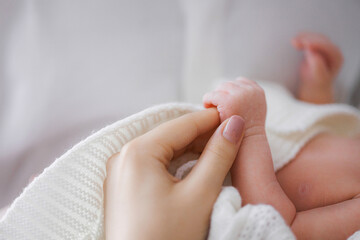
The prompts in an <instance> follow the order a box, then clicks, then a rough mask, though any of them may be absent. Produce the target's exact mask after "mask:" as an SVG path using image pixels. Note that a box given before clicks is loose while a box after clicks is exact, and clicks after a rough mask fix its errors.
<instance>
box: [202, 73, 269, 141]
mask: <svg viewBox="0 0 360 240" xmlns="http://www.w3.org/2000/svg"><path fill="white" fill-rule="evenodd" d="M203 103H204V106H205V108H209V107H217V110H218V112H219V114H220V119H221V121H224V120H226V119H227V118H229V117H231V116H232V115H239V116H241V117H242V118H244V120H245V132H248V134H249V133H251V132H253V131H254V130H260V129H261V130H263V128H264V126H265V118H266V102H265V94H264V90H263V89H262V88H261V87H260V86H259V85H258V84H257V83H256V82H254V81H251V80H248V79H245V78H238V79H237V80H235V81H232V82H224V83H222V84H220V85H219V86H218V87H217V88H216V89H215V90H214V91H212V92H209V93H207V94H205V95H204V97H203ZM250 129H252V131H248V130H250ZM246 134H247V133H245V135H246Z"/></svg>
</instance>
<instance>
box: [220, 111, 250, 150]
mask: <svg viewBox="0 0 360 240" xmlns="http://www.w3.org/2000/svg"><path fill="white" fill-rule="evenodd" d="M244 125H245V122H244V120H243V119H242V118H241V117H240V116H236V115H234V116H232V117H231V118H230V119H229V121H228V122H227V124H226V126H225V129H224V131H223V136H224V138H226V139H227V140H229V141H230V142H232V143H235V144H236V143H237V142H238V141H239V140H240V137H241V135H242V132H243V129H244Z"/></svg>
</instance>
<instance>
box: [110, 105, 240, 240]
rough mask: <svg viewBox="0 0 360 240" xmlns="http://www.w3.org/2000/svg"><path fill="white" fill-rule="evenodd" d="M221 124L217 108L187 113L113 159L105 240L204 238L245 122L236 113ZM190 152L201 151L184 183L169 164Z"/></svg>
mask: <svg viewBox="0 0 360 240" xmlns="http://www.w3.org/2000/svg"><path fill="white" fill-rule="evenodd" d="M219 124H220V119H219V115H218V112H217V110H216V109H215V108H212V109H207V110H204V111H200V112H195V113H191V114H187V115H184V116H182V117H180V118H177V119H175V120H172V121H169V122H166V123H164V124H162V125H160V126H159V127H157V128H155V129H153V130H151V131H149V132H148V133H146V134H144V135H142V136H140V137H138V138H136V139H134V140H132V141H131V142H129V143H127V144H126V145H125V146H124V147H123V149H122V150H121V153H119V154H116V155H114V156H113V157H112V158H110V159H109V161H108V164H107V179H106V181H105V183H104V184H105V185H104V187H105V223H106V224H105V225H106V226H105V230H106V239H129V240H131V239H157V240H158V239H204V238H205V237H206V234H207V232H208V226H209V222H210V216H211V211H212V207H213V205H214V203H215V200H216V198H217V196H218V194H219V193H220V190H221V186H222V183H223V181H224V179H225V176H226V174H227V173H228V171H229V170H230V167H231V165H232V163H233V161H234V159H235V157H236V154H237V152H238V149H239V146H240V142H241V138H242V132H243V131H242V129H243V126H244V120H243V119H242V118H241V117H239V116H232V117H231V118H230V119H227V120H226V121H223V123H222V124H221V125H220V126H219ZM230 126H231V127H230ZM234 127H235V128H234ZM214 129H216V130H215V132H214ZM228 130H230V131H228ZM232 130H236V131H232ZM169 133H171V134H169ZM210 136H211V138H210V139H209V137H210ZM186 151H192V152H197V153H201V152H202V153H201V156H200V158H199V161H198V162H197V164H196V165H195V167H194V168H193V169H192V171H191V172H190V173H189V175H187V176H186V178H185V179H183V180H181V181H180V180H179V179H176V178H175V177H173V176H172V175H171V174H170V173H169V172H168V171H167V166H168V165H169V164H170V161H171V159H173V158H174V157H176V156H179V155H181V154H183V153H184V152H186Z"/></svg>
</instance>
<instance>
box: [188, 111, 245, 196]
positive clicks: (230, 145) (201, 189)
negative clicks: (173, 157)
mask: <svg viewBox="0 0 360 240" xmlns="http://www.w3.org/2000/svg"><path fill="white" fill-rule="evenodd" d="M244 125H245V122H244V120H243V119H242V118H241V117H240V116H236V115H234V116H232V117H230V118H229V119H227V120H226V121H224V122H223V123H222V124H221V125H220V126H219V127H218V129H217V130H216V131H215V133H214V134H213V136H212V137H211V138H210V140H209V142H208V143H207V145H206V147H205V149H204V151H203V153H202V154H201V156H200V158H199V161H198V163H197V164H196V165H195V167H194V168H193V169H192V171H191V172H190V174H189V175H188V176H187V178H185V181H183V182H182V183H181V184H184V185H187V186H188V187H190V188H195V189H194V191H192V192H196V194H199V195H198V196H199V197H200V198H204V196H209V197H212V198H213V199H215V198H216V196H217V195H218V193H219V192H220V189H221V186H222V183H223V181H224V179H225V177H226V175H227V173H228V172H229V170H230V168H231V166H232V164H233V162H234V160H235V158H236V155H237V152H238V150H239V146H240V142H241V139H242V136H243V130H244Z"/></svg>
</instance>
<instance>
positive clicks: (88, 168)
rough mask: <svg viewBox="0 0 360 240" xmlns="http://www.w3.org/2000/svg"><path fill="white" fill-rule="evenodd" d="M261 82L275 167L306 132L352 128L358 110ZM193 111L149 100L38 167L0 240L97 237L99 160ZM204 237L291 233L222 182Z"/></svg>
mask: <svg viewBox="0 0 360 240" xmlns="http://www.w3.org/2000/svg"><path fill="white" fill-rule="evenodd" d="M263 87H264V88H265V91H266V97H267V100H268V117H267V126H266V130H267V135H268V138H269V141H270V147H271V151H272V154H273V160H274V166H275V168H276V169H279V168H280V167H281V166H283V165H284V164H286V163H287V162H288V161H290V160H291V158H292V157H293V156H294V154H296V151H298V150H299V149H300V148H301V146H302V145H303V143H304V142H306V141H308V140H309V139H310V138H311V137H313V136H314V134H317V133H319V132H322V131H327V132H333V133H336V134H342V135H345V136H350V135H353V134H358V133H360V113H359V112H358V111H357V110H356V109H354V108H351V107H348V106H344V105H339V104H333V105H328V106H319V105H309V104H304V103H300V102H297V101H294V100H292V98H291V97H290V95H289V94H288V93H287V92H286V91H285V90H284V89H283V88H281V87H277V86H272V85H267V84H263ZM199 109H200V108H199V107H195V106H193V105H187V104H166V105H161V106H156V107H153V108H150V109H147V110H145V111H143V112H140V113H138V114H135V115H133V116H130V117H128V118H126V119H124V120H121V121H119V122H116V123H114V124H112V125H110V126H108V127H106V128H104V129H102V130H101V131H99V132H97V133H95V134H93V135H92V136H90V137H88V138H87V139H85V140H84V141H82V142H80V143H79V144H77V145H76V146H75V147H73V148H72V149H70V150H69V151H68V152H67V153H66V154H64V155H63V156H62V157H60V158H59V159H57V160H56V161H55V162H54V163H53V164H52V165H51V166H50V167H48V168H47V169H45V171H44V172H43V173H42V174H41V175H40V176H39V177H37V178H36V179H35V180H34V181H33V182H32V183H31V184H30V185H29V186H28V187H27V188H26V189H25V190H24V192H23V193H22V194H21V195H20V196H19V197H18V198H17V199H16V200H15V201H14V203H13V204H12V205H11V207H10V209H9V210H8V211H7V213H6V215H5V216H4V218H2V220H1V221H0V239H8V240H11V239H103V238H104V228H103V227H104V222H103V217H104V211H103V182H104V179H105V177H106V162H107V159H108V158H109V157H110V156H111V155H113V154H114V153H116V152H119V151H121V148H122V146H123V145H124V144H125V143H127V142H128V141H130V140H131V139H133V138H134V137H136V136H139V135H142V134H144V133H145V132H147V131H149V130H150V129H152V128H154V127H155V126H157V125H159V124H160V123H162V122H165V121H168V120H171V119H174V118H176V117H179V116H181V115H183V114H185V113H188V112H193V111H197V110H199ZM280 123H281V124H280ZM284 143H290V144H284ZM294 149H295V150H294ZM184 156H185V157H184ZM184 156H183V157H182V158H181V157H180V158H179V159H177V160H173V162H172V166H171V167H170V171H171V172H172V173H173V174H175V172H176V171H177V170H178V173H177V175H178V176H179V177H182V176H184V175H186V172H187V171H186V170H189V168H191V167H192V166H193V163H194V162H190V164H188V165H187V164H186V162H187V161H189V160H194V158H196V156H194V155H184ZM181 166H185V167H183V168H182V167H181ZM354 236H355V237H353V239H359V238H358V237H356V236H359V235H354ZM209 238H210V239H259V238H261V239H294V237H293V235H292V233H291V231H290V229H289V228H288V227H287V226H286V224H285V222H284V221H283V219H282V218H281V216H280V215H279V214H278V213H277V212H276V211H275V210H274V209H273V208H272V207H271V206H266V205H255V206H253V205H248V206H246V207H243V208H241V198H240V195H239V194H238V192H237V191H236V190H235V189H234V188H232V187H224V189H223V191H222V192H221V194H220V196H219V198H218V200H217V202H216V204H215V206H214V211H213V215H212V219H211V227H210V233H209Z"/></svg>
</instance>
